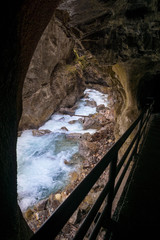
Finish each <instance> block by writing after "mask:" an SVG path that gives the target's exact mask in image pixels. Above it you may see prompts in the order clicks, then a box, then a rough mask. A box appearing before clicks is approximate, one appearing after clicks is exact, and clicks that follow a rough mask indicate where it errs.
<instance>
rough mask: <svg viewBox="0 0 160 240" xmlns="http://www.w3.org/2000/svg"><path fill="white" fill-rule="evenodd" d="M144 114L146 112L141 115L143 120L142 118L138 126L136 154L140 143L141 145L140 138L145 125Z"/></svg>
mask: <svg viewBox="0 0 160 240" xmlns="http://www.w3.org/2000/svg"><path fill="white" fill-rule="evenodd" d="M144 115H145V113H143V115H142V117H141V120H140V123H139V127H138V137H137V142H136V147H135V154H138V145H139V142H140V138H141V130H142V127H143V119H144Z"/></svg>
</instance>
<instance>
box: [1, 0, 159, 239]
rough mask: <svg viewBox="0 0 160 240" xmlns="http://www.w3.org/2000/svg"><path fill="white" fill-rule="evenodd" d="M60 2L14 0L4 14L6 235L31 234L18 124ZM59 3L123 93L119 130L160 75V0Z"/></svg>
mask: <svg viewBox="0 0 160 240" xmlns="http://www.w3.org/2000/svg"><path fill="white" fill-rule="evenodd" d="M58 2H59V1H58V0H57V1H56V0H55V1H50V0H43V1H42V0H38V1H37V0H35V1H33V0H29V1H25V0H21V1H11V0H8V1H7V2H4V4H3V13H2V14H1V16H0V20H1V21H0V24H1V35H2V36H3V37H1V44H0V48H1V59H0V61H1V72H0V100H1V104H0V112H1V119H0V142H1V144H0V154H1V158H0V166H1V172H0V189H1V199H0V201H1V206H3V209H2V210H1V218H2V219H3V224H2V226H1V230H0V231H1V232H0V234H1V236H3V239H4V240H5V239H6V240H10V239H12V240H13V239H15V240H17V239H24V238H26V239H28V238H29V237H28V235H27V232H29V231H27V230H25V229H27V227H26V225H25V224H24V223H23V221H22V218H21V214H20V213H19V209H18V206H17V182H16V178H17V172H16V139H17V125H18V122H19V119H20V116H21V95H22V86H23V81H24V78H25V75H26V72H27V69H28V67H29V63H30V60H31V57H32V55H33V52H34V50H35V48H36V45H37V43H38V41H39V39H40V36H41V35H42V33H43V31H44V29H45V28H46V26H47V24H48V22H49V20H50V18H51V16H52V14H53V10H54V9H55V8H56V6H57V4H58ZM59 9H60V10H63V11H68V12H69V15H70V21H69V22H68V27H69V29H70V30H71V31H72V33H73V34H74V35H75V36H76V38H78V39H79V41H80V42H81V44H83V46H84V48H85V49H86V50H89V51H90V52H91V53H92V55H94V56H95V57H96V59H97V60H98V63H99V65H101V67H103V66H104V68H107V69H108V75H107V74H106V75H107V84H108V85H109V86H110V87H113V88H114V89H115V90H116V89H117V93H118V94H115V96H114V97H115V102H114V104H115V109H116V110H115V111H116V115H117V136H119V135H120V134H121V132H122V131H123V130H125V128H127V127H128V124H129V123H130V121H131V120H132V119H133V118H134V116H135V115H136V114H137V112H138V107H137V106H138V105H137V103H138V102H139V99H138V98H139V97H137V96H139V95H140V94H139V93H138V88H139V86H141V85H143V84H142V82H143V81H144V77H148V76H149V79H150V80H151V79H154V76H157V77H156V78H158V76H159V73H158V72H159V69H160V68H159V65H160V45H159V40H160V29H159V25H160V24H159V23H160V5H159V1H158V0H152V1H148V0H141V1H139V0H136V1H134V2H133V1H131V0H128V1H127V0H117V1H115V0H109V1H103V0H87V1H86V0H82V1H78V0H72V1H71V0H66V1H63V3H62V4H61V5H60V6H59ZM82 16H83V18H82ZM52 76H53V75H52ZM151 81H152V80H151ZM46 86H47V85H46ZM142 89H144V88H143V87H142ZM144 91H145V90H144ZM144 96H145V94H144ZM119 99H121V101H119ZM123 101H124V102H123ZM118 106H120V107H118ZM123 119H124V121H123ZM118 126H120V127H118ZM120 128H121V131H120V130H119V129H120ZM6 150H7V151H6ZM8 229H10V231H8ZM24 233H25V234H24Z"/></svg>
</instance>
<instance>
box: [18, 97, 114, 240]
mask: <svg viewBox="0 0 160 240" xmlns="http://www.w3.org/2000/svg"><path fill="white" fill-rule="evenodd" d="M87 104H88V105H90V106H91V105H92V106H96V110H97V112H96V113H95V114H90V115H89V116H82V117H81V118H79V119H78V120H73V121H71V122H70V124H74V123H75V121H80V122H81V123H82V125H83V129H84V130H87V129H90V128H92V129H96V132H95V133H94V134H90V133H84V134H81V133H70V134H66V138H68V139H70V140H71V141H76V142H78V143H79V152H78V153H76V154H74V155H73V157H72V159H71V160H70V161H68V160H67V159H66V160H64V163H65V164H66V165H75V166H76V169H75V170H74V171H73V172H71V174H70V179H69V184H68V185H67V186H66V187H65V188H64V189H62V190H61V191H58V192H57V193H55V194H53V193H52V194H51V195H50V196H49V197H48V198H46V199H43V200H41V201H40V202H39V203H38V204H36V205H35V206H33V207H32V208H29V209H28V210H27V211H25V212H24V213H23V214H24V217H25V219H26V221H27V223H28V225H29V226H30V228H31V229H32V230H33V231H34V232H35V231H37V230H38V229H39V228H40V226H41V225H42V224H43V223H44V222H45V221H46V219H47V218H48V217H49V216H51V214H52V213H53V212H54V211H55V209H56V208H57V207H58V206H59V205H60V204H61V203H62V202H63V201H64V200H65V199H66V198H67V197H68V196H69V194H70V193H71V192H72V191H73V190H74V188H75V187H76V186H77V185H78V183H79V182H81V181H82V180H83V179H84V178H85V176H86V175H87V174H88V173H89V172H90V171H91V169H92V168H93V167H94V166H95V165H96V164H97V162H98V161H99V160H100V159H101V158H102V157H103V156H104V155H105V153H106V152H107V151H108V150H109V149H110V148H111V147H112V145H113V144H114V117H113V112H112V111H111V110H110V109H109V107H105V106H104V105H102V104H100V105H98V106H97V105H96V102H94V101H92V102H91V101H87ZM75 109H76V106H74V107H72V108H63V109H60V112H61V113H62V112H63V114H70V115H74V114H75ZM63 130H64V131H66V132H67V131H68V129H67V128H63ZM43 134H49V131H46V132H45V131H43V130H33V135H36V136H41V135H43ZM77 163H78V164H77ZM107 179H108V170H106V171H105V172H104V173H103V175H102V176H101V178H100V179H99V181H98V182H97V183H96V184H95V185H94V187H93V188H92V190H91V192H90V193H89V194H88V195H87V196H86V198H85V199H84V201H83V202H82V204H81V205H80V206H79V208H78V209H77V210H76V212H75V213H74V215H73V216H72V217H71V219H70V220H69V222H68V223H67V224H66V226H65V227H64V229H63V230H62V232H61V233H60V235H59V236H58V237H57V238H56V239H61V240H62V239H66V240H67V239H72V237H73V236H74V233H75V232H76V230H77V228H78V226H79V224H80V223H81V222H82V220H83V219H84V217H85V216H86V214H87V213H88V211H89V210H90V208H91V206H92V205H93V203H94V202H95V200H96V199H97V197H98V195H99V193H100V192H101V190H102V188H103V187H104V185H105V183H106V181H107Z"/></svg>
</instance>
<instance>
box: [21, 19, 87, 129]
mask: <svg viewBox="0 0 160 240" xmlns="http://www.w3.org/2000/svg"><path fill="white" fill-rule="evenodd" d="M73 47H74V40H73V38H72V37H71V36H70V35H69V33H67V32H66V30H65V28H64V27H63V26H62V23H60V22H59V21H57V20H56V19H55V18H52V20H51V21H50V23H49V25H48V26H47V28H46V30H45V31H44V33H43V35H42V37H41V39H40V41H39V43H38V45H37V48H36V50H35V53H34V55H33V57H32V61H31V63H30V66H29V69H28V73H27V76H26V79H25V82H24V88H23V114H22V117H21V121H20V124H19V129H20V130H21V129H28V128H37V127H39V126H40V125H42V124H43V123H44V122H45V121H46V120H47V119H48V118H49V117H50V116H51V115H52V113H53V112H55V111H56V110H57V109H58V107H59V106H60V104H62V105H63V107H66V106H67V107H68V106H70V105H73V104H74V103H75V101H76V100H77V98H79V97H80V96H81V95H82V92H83V91H84V84H83V77H82V74H81V69H80V67H79V66H74V67H73V68H74V73H73V72H72V71H71V69H70V68H68V67H67V64H66V63H67V61H69V59H70V58H72V51H73ZM78 68H79V69H78Z"/></svg>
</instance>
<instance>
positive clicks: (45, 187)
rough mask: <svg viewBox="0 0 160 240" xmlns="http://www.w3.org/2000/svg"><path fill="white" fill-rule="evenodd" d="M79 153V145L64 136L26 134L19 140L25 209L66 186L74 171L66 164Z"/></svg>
mask: <svg viewBox="0 0 160 240" xmlns="http://www.w3.org/2000/svg"><path fill="white" fill-rule="evenodd" d="M77 151H78V145H77V144H76V143H73V142H69V141H68V140H66V139H65V135H64V134H60V133H51V134H47V135H44V136H40V137H35V136H32V132H31V131H25V132H24V133H23V134H22V136H21V137H20V138H18V144H17V152H18V198H19V204H20V207H21V209H22V210H25V209H26V208H27V207H28V206H32V205H33V204H35V203H36V202H37V201H39V200H40V199H42V198H44V197H46V196H48V195H49V194H50V193H51V192H56V191H57V190H59V189H61V188H62V187H63V186H64V183H65V182H66V181H67V179H68V173H69V172H71V171H73V168H71V167H69V166H67V165H66V164H64V160H67V161H69V160H70V159H71V157H72V155H73V154H74V153H76V152H77Z"/></svg>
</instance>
